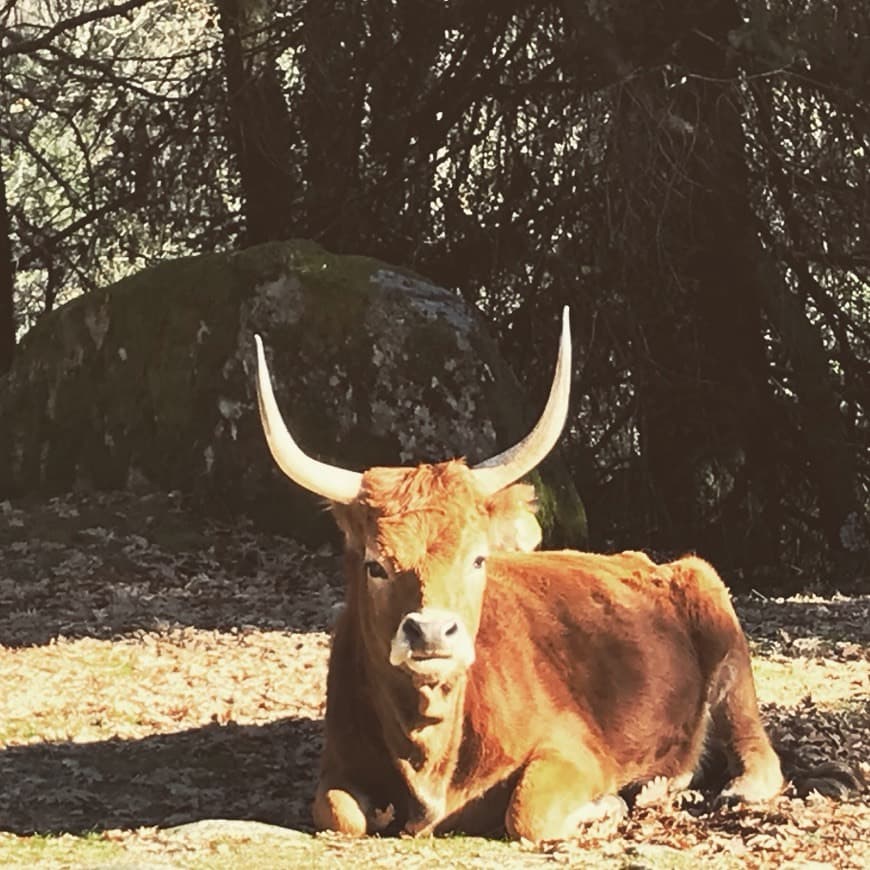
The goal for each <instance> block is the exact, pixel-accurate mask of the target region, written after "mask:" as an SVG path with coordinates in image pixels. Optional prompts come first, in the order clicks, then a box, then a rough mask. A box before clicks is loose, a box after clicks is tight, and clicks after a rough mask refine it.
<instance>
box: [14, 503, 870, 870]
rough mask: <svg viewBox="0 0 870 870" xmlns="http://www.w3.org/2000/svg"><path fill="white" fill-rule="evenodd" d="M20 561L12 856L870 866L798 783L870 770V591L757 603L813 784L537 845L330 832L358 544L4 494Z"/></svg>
mask: <svg viewBox="0 0 870 870" xmlns="http://www.w3.org/2000/svg"><path fill="white" fill-rule="evenodd" d="M4 520H5V523H4ZM0 558H2V562H0V644H2V646H0V692H2V695H0V830H5V831H7V832H8V833H5V834H0V865H2V866H16V865H18V866H33V865H39V866H44V867H55V866H56V867H60V866H94V865H100V864H102V865H111V866H131V867H132V866H136V867H141V866H153V867H167V866H172V867H224V866H226V867H238V866H245V867H256V866H263V867H267V866H279V865H280V866H317V867H355V866H360V865H361V864H370V865H371V866H375V867H394V866H397V865H398V864H401V865H402V866H403V867H404V868H412V867H441V866H447V865H449V866H454V867H493V866H509V867H514V866H517V867H519V866H523V867H526V866H529V867H534V866H544V865H553V864H565V865H572V866H583V867H596V866H601V867H622V866H625V867H628V866H635V867H636V866H656V867H688V866H689V865H690V864H691V865H696V864H697V862H698V861H703V862H704V863H705V864H706V865H708V866H709V867H711V868H712V867H744V866H759V867H761V866H788V865H789V864H791V865H793V866H807V862H821V864H822V866H825V865H827V866H833V867H838V868H839V867H862V866H866V864H865V859H866V857H867V843H868V840H870V820H868V817H870V814H868V807H867V804H866V802H865V801H864V799H863V798H861V797H856V796H852V797H848V798H847V799H845V800H835V799H831V798H829V797H824V796H820V795H818V794H814V793H810V794H808V795H804V797H799V796H798V794H799V793H801V794H803V793H804V792H807V791H809V790H810V789H811V787H812V786H813V784H814V783H815V784H817V785H821V786H822V787H829V788H830V787H831V783H832V782H834V783H835V782H836V780H831V779H830V777H829V778H828V779H816V780H814V779H813V776H814V775H815V774H814V773H813V771H812V768H813V767H814V766H816V765H818V764H820V763H822V762H826V761H838V762H841V763H843V764H847V765H851V766H852V768H853V769H857V770H859V771H860V770H863V772H864V774H865V775H867V774H868V773H870V769H868V765H867V760H868V758H870V745H868V744H870V713H868V701H870V665H868V658H870V597H867V596H864V597H853V598H843V597H836V596H834V597H831V598H827V599H823V598H791V599H787V600H782V599H780V600H763V599H761V598H760V597H757V596H756V597H753V598H746V599H742V600H741V601H740V602H739V609H740V612H741V618H742V619H743V621H744V624H745V625H746V626H747V629H748V630H749V632H750V634H751V636H752V638H753V645H754V649H755V652H756V674H757V681H758V688H759V695H760V697H761V699H762V701H763V702H764V705H765V715H766V717H767V721H768V724H769V727H770V729H771V733H772V735H773V737H774V740H775V742H776V744H777V747H778V749H779V750H780V752H781V754H782V756H783V760H784V764H785V767H786V770H787V772H788V773H789V774H790V775H791V776H792V777H793V779H794V780H795V782H796V785H795V786H792V788H791V790H790V791H789V792H787V793H786V795H784V796H783V797H782V798H780V799H779V800H778V801H776V802H775V803H774V804H773V805H771V806H769V807H764V808H761V809H759V808H754V809H748V808H741V807H737V808H724V809H718V810H713V809H711V807H710V804H709V801H707V799H706V797H705V796H701V799H700V802H699V803H698V804H697V805H695V806H678V805H675V804H671V803H669V802H668V801H667V800H666V801H665V802H664V803H663V804H658V805H653V806H649V807H640V806H638V807H636V808H635V809H634V811H633V813H632V814H631V815H630V816H629V818H628V819H627V820H625V821H623V822H622V823H620V824H619V825H618V826H617V827H616V828H615V829H607V828H606V826H605V827H601V828H599V829H595V830H592V829H590V830H588V831H586V832H584V835H583V837H582V838H578V840H577V841H576V842H570V843H564V844H553V845H552V847H550V848H545V849H542V850H528V849H523V848H521V847H519V846H516V845H510V844H506V843H501V842H492V841H485V840H480V839H474V838H462V837H456V838H448V839H442V840H436V841H409V840H378V839H370V840H367V841H365V842H352V841H348V840H344V839H341V838H334V837H322V836H321V837H314V836H312V835H311V834H310V821H309V818H308V803H309V800H310V795H311V791H312V788H313V784H314V779H315V776H316V760H317V756H318V753H319V747H320V720H321V718H322V715H323V690H324V685H325V673H326V655H327V650H328V634H327V633H326V628H327V626H328V621H329V618H330V611H331V607H332V605H333V604H334V603H335V602H337V601H338V600H339V599H340V597H341V590H340V588H339V587H338V585H337V578H338V564H337V558H336V556H335V554H334V553H332V552H327V551H322V552H320V553H312V552H309V551H306V550H304V549H303V548H301V547H299V546H298V545H297V544H295V543H294V542H292V541H289V540H287V539H282V538H279V537H276V536H274V535H267V534H262V533H259V534H258V533H255V532H254V531H253V530H251V529H249V528H245V527H241V528H228V527H222V526H219V525H216V524H214V523H207V522H205V521H203V520H201V519H199V518H197V517H195V516H193V515H192V514H190V513H188V512H187V511H186V510H185V509H184V508H183V507H182V505H181V504H180V502H179V500H178V499H175V498H172V497H157V496H155V497H151V498H147V499H138V500H137V499H134V498H132V497H131V496H129V495H111V496H93V495H92V496H90V497H88V498H87V499H74V498H67V499H62V500H55V501H53V502H48V503H34V504H30V505H16V506H12V505H8V504H7V505H6V506H5V507H4V506H0ZM838 775H839V774H838ZM840 778H841V779H842V776H840ZM843 792H844V794H845V789H844V790H843ZM207 820H211V821H207ZM220 820H225V821H220Z"/></svg>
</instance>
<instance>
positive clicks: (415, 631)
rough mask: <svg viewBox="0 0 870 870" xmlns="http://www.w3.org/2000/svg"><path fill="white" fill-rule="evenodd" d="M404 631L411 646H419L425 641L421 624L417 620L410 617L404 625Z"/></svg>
mask: <svg viewBox="0 0 870 870" xmlns="http://www.w3.org/2000/svg"><path fill="white" fill-rule="evenodd" d="M402 631H403V632H405V637H406V638H408V643H410V644H411V646H414V645H416V644H419V643H420V641H421V640H423V629H422V628H421V627H420V624H419V623H418V622H417V620H416V619H411V618H410V617H408V618H407V619H406V620H405V621H404V622H403V623H402Z"/></svg>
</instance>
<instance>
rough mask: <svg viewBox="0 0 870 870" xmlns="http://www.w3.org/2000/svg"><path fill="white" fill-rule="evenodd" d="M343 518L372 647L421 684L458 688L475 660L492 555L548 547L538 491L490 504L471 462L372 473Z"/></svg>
mask: <svg viewBox="0 0 870 870" xmlns="http://www.w3.org/2000/svg"><path fill="white" fill-rule="evenodd" d="M335 514H336V518H337V519H338V521H339V524H340V525H341V526H342V528H343V529H344V531H345V534H346V537H347V546H348V551H349V557H350V559H351V560H352V562H354V563H355V565H352V566H351V570H352V574H353V576H352V578H351V582H352V584H353V585H354V588H353V590H352V592H351V594H352V596H353V599H354V600H353V607H354V608H355V610H356V616H357V617H358V618H359V619H360V620H361V630H362V632H363V633H364V635H365V637H366V641H367V642H368V643H369V644H370V645H371V646H372V647H373V649H372V652H373V654H374V655H375V656H376V657H377V658H379V659H380V660H381V661H382V662H384V663H386V662H389V664H390V665H392V666H393V667H395V668H398V669H400V670H402V671H404V672H406V673H408V674H409V675H410V676H411V677H412V678H413V679H414V680H415V682H418V683H421V682H422V683H437V682H443V681H446V680H451V679H453V678H454V677H456V676H458V675H460V674H461V673H462V672H464V671H465V670H466V669H467V668H468V666H469V665H471V663H472V662H473V661H474V638H475V636H476V634H477V629H478V626H479V625H480V615H481V608H482V606H483V595H484V588H485V584H486V560H487V556H488V555H489V553H490V551H492V550H496V549H497V550H507V549H533V548H534V547H535V546H537V544H538V543H539V541H540V527H539V526H538V523H537V520H536V519H535V516H534V508H533V490H532V488H531V487H529V486H523V485H516V486H512V487H509V488H507V489H505V490H502V491H501V492H499V493H497V494H496V495H494V496H489V497H487V496H484V495H482V494H481V493H480V492H479V490H478V488H477V486H476V484H475V480H474V477H473V474H472V472H471V471H470V470H469V469H468V468H467V467H466V465H465V464H464V463H463V462H445V463H442V464H440V465H423V466H420V467H418V468H409V469H403V468H395V469H394V468H375V469H371V470H370V471H368V472H366V473H365V474H364V475H363V484H362V491H361V497H360V499H359V501H358V502H357V503H356V504H354V505H350V506H347V507H342V506H336V508H335Z"/></svg>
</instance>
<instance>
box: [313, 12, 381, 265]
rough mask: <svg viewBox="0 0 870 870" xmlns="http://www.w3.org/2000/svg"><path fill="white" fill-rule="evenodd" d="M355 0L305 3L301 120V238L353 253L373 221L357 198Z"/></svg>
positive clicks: (360, 104)
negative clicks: (304, 151) (303, 148)
mask: <svg viewBox="0 0 870 870" xmlns="http://www.w3.org/2000/svg"><path fill="white" fill-rule="evenodd" d="M360 31H361V10H360V4H359V3H358V2H357V0H319V2H316V3H313V2H312V3H308V4H307V5H306V8H305V13H304V18H303V25H302V39H303V43H304V50H303V53H302V56H301V58H300V72H301V75H302V79H303V81H304V82H305V89H304V91H303V93H302V97H301V105H300V117H301V124H302V135H303V140H304V141H305V143H306V149H307V154H306V160H305V169H304V177H305V184H306V187H305V190H306V194H305V201H304V206H303V212H304V215H305V218H304V219H305V225H306V226H305V235H307V236H310V237H312V238H314V239H316V240H317V241H319V242H321V243H322V244H324V245H325V246H326V247H327V248H329V249H330V250H333V251H336V252H345V253H355V252H358V251H359V248H360V247H361V244H360V238H359V233H360V229H361V228H365V227H367V226H368V225H369V223H370V215H369V209H370V207H369V205H368V204H367V203H365V202H364V201H363V199H362V196H361V186H360V151H361V148H362V144H363V129H362V128H363V116H364V113H365V109H364V101H363V100H364V93H365V86H366V79H365V75H364V71H363V70H362V69H361V68H360V58H359V55H360V53H361V51H362V50H363V48H362V47H363V46H364V45H365V44H366V38H365V36H364V34H363V33H361V32H360Z"/></svg>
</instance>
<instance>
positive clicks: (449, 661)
mask: <svg viewBox="0 0 870 870" xmlns="http://www.w3.org/2000/svg"><path fill="white" fill-rule="evenodd" d="M473 661H474V644H473V643H472V641H471V637H470V636H469V634H468V631H467V629H466V628H465V625H464V623H463V622H462V620H461V619H460V618H459V617H458V616H457V615H456V614H455V613H450V612H449V611H446V610H436V609H434V608H429V607H427V608H424V609H423V610H422V611H419V612H415V613H408V614H406V615H405V616H404V617H403V618H402V621H401V622H400V623H399V628H398V630H397V631H396V634H395V636H394V637H393V642H392V644H391V645H390V664H392V665H394V666H396V667H400V668H404V669H405V670H408V671H412V672H414V673H417V674H431V675H432V676H433V677H438V676H440V675H444V676H448V675H450V674H452V673H454V672H456V671H458V670H464V669H465V668H467V667H468V666H469V665H470V664H471V663H472V662H473Z"/></svg>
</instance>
